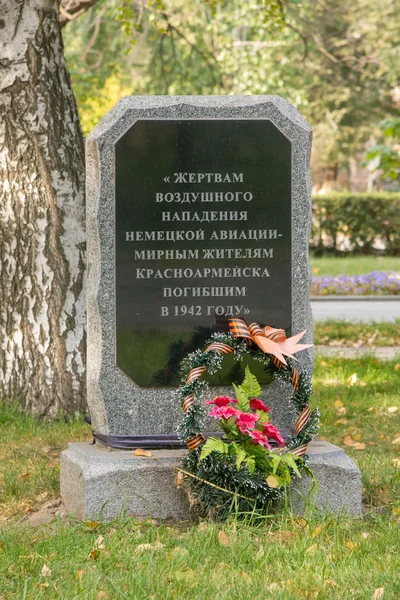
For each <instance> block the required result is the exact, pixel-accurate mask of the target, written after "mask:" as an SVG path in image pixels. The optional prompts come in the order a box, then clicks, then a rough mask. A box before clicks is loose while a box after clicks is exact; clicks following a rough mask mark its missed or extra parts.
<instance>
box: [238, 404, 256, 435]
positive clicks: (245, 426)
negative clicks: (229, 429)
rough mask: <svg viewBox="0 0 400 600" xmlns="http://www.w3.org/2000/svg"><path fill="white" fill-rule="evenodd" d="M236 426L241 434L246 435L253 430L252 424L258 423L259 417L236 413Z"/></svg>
mask: <svg viewBox="0 0 400 600" xmlns="http://www.w3.org/2000/svg"><path fill="white" fill-rule="evenodd" d="M236 415H237V416H236V425H237V427H238V429H239V430H240V431H241V432H242V433H248V432H249V431H250V430H252V429H254V424H255V422H256V421H258V419H259V416H258V415H254V414H252V413H246V412H240V411H238V410H237V411H236Z"/></svg>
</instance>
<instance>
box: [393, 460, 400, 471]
mask: <svg viewBox="0 0 400 600" xmlns="http://www.w3.org/2000/svg"><path fill="white" fill-rule="evenodd" d="M392 463H393V464H394V466H395V467H396V469H400V458H397V457H396V458H392Z"/></svg>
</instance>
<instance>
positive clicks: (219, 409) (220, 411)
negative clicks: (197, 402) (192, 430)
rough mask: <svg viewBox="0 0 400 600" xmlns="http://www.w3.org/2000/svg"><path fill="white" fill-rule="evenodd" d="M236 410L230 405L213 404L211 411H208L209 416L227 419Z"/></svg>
mask: <svg viewBox="0 0 400 600" xmlns="http://www.w3.org/2000/svg"><path fill="white" fill-rule="evenodd" d="M236 413H237V410H235V409H234V408H232V407H231V406H214V408H213V409H212V411H211V412H209V413H208V416H209V417H215V418H216V419H229V418H230V417H233V416H234V415H236Z"/></svg>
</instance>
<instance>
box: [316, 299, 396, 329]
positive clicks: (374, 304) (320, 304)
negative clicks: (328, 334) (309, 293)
mask: <svg viewBox="0 0 400 600" xmlns="http://www.w3.org/2000/svg"><path fill="white" fill-rule="evenodd" d="M311 309H312V313H313V319H314V321H326V320H327V319H336V320H341V321H342V320H346V321H350V322H353V321H362V322H364V323H367V322H368V321H392V322H393V321H395V320H396V319H400V296H397V297H396V296H390V297H388V298H386V299H381V298H379V297H376V296H372V297H371V298H368V299H366V298H362V299H358V298H357V299H356V298H354V296H347V297H342V298H340V299H336V298H334V299H332V300H331V299H325V298H324V299H318V300H317V299H315V298H312V299H311Z"/></svg>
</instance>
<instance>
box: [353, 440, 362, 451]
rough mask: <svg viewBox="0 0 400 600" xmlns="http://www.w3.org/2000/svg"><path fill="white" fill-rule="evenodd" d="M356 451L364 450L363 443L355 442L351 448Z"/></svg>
mask: <svg viewBox="0 0 400 600" xmlns="http://www.w3.org/2000/svg"><path fill="white" fill-rule="evenodd" d="M353 448H355V449H356V450H365V444H364V442H356V443H355V444H354V446H353Z"/></svg>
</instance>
